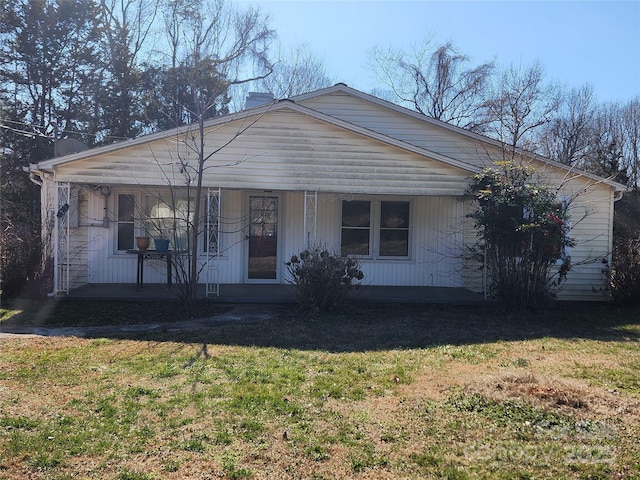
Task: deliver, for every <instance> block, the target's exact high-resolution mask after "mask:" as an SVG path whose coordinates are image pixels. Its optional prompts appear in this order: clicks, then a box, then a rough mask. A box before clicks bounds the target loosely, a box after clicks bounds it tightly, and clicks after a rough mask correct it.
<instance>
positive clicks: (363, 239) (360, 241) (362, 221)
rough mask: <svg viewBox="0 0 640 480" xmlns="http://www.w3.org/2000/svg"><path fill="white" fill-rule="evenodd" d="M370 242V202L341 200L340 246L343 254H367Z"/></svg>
mask: <svg viewBox="0 0 640 480" xmlns="http://www.w3.org/2000/svg"><path fill="white" fill-rule="evenodd" d="M370 242H371V202H370V201H368V200H367V201H363V200H355V201H346V200H345V201H343V202H342V234H341V239H340V246H341V250H342V253H343V254H344V255H369V253H370V251H371V250H370Z"/></svg>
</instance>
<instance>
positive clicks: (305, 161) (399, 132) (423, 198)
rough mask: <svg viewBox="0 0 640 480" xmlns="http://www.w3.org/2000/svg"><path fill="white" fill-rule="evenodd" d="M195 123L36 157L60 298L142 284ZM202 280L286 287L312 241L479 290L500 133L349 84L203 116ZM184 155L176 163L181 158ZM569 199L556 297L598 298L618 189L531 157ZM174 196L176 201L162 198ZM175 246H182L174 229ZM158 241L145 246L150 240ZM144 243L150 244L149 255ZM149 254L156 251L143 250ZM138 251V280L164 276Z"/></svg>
mask: <svg viewBox="0 0 640 480" xmlns="http://www.w3.org/2000/svg"><path fill="white" fill-rule="evenodd" d="M189 128H191V129H193V127H182V128H179V129H177V130H172V131H166V132H161V133H156V134H152V135H147V136H143V137H140V138H136V139H134V140H129V141H123V142H120V143H116V144H113V145H109V146H105V147H100V148H95V149H91V150H85V151H81V152H77V153H72V154H68V155H65V156H60V157H57V158H54V159H50V160H46V161H42V162H40V163H38V164H33V165H31V166H30V168H29V172H30V175H31V176H32V179H33V180H34V181H36V182H38V183H39V184H41V186H42V217H43V227H44V230H45V232H51V242H52V245H53V248H52V251H53V255H54V264H55V291H54V292H53V293H56V294H68V293H69V292H70V291H73V289H75V288H77V287H80V286H83V285H86V284H130V285H131V286H132V288H133V289H135V288H136V285H135V284H136V281H137V280H138V278H137V274H138V270H137V267H136V265H137V258H138V255H135V253H136V252H135V249H136V244H135V237H137V236H142V235H143V234H145V233H149V234H151V236H153V234H152V233H151V232H148V231H147V232H145V229H147V230H148V227H149V226H150V225H149V222H150V220H153V221H156V222H159V223H163V224H164V226H169V225H170V224H171V222H170V221H169V220H168V218H169V217H171V216H173V215H174V214H176V215H178V216H180V215H182V213H181V212H179V210H181V209H184V208H186V204H187V195H186V193H185V190H184V188H185V185H186V180H185V175H184V168H182V169H181V166H182V165H181V163H184V162H185V161H186V162H187V163H189V165H192V164H193V162H194V161H195V155H194V154H193V152H191V153H190V152H189V151H188V148H187V147H186V145H185V138H187V137H186V135H187V134H188V130H189ZM205 144H206V154H208V153H210V152H212V151H215V150H218V149H219V151H217V152H216V153H215V154H214V155H213V156H212V157H211V158H210V159H209V160H208V161H207V170H206V172H205V175H204V178H203V185H204V189H203V190H204V191H203V196H202V198H201V201H202V205H203V207H202V208H203V212H204V217H203V225H204V229H203V232H202V235H200V240H199V242H200V245H199V248H198V251H199V252H200V253H199V259H198V262H199V265H200V266H201V267H202V271H201V274H200V277H199V278H200V283H202V284H203V285H206V292H207V295H210V296H215V295H217V294H218V292H219V286H220V285H266V284H281V285H284V284H287V283H288V279H287V275H286V274H287V272H286V261H287V260H288V259H289V258H290V257H291V255H294V254H298V253H299V252H300V251H301V250H302V249H304V248H305V247H307V246H310V245H322V246H325V247H327V248H328V249H330V250H333V251H336V252H345V253H349V254H353V255H358V256H359V257H360V259H361V266H362V269H363V271H364V274H365V278H364V281H363V283H364V284H365V285H377V286H411V287H451V288H458V289H460V288H463V289H467V290H468V291H470V292H480V293H486V292H485V289H486V283H487V282H486V278H485V276H484V275H483V269H482V266H481V265H478V264H477V263H473V262H471V261H470V260H468V259H467V258H466V256H465V249H466V248H467V247H469V246H470V245H472V244H474V243H475V242H476V241H477V234H476V233H477V232H476V231H475V230H474V229H473V225H472V223H471V221H470V220H469V219H468V218H467V214H468V213H469V212H470V211H471V210H472V209H473V208H474V207H473V202H472V201H471V199H469V198H466V197H465V195H464V194H465V189H466V188H467V186H468V183H469V177H470V176H471V175H473V174H474V173H476V172H479V171H480V170H481V169H482V168H484V167H486V166H490V165H491V164H492V162H493V161H496V160H500V159H502V157H503V152H502V149H501V146H500V144H499V142H496V141H493V140H491V139H488V138H486V137H483V136H480V135H476V134H473V133H470V132H468V131H465V130H463V129H460V128H457V127H455V126H452V125H448V124H446V123H443V122H440V121H437V120H434V119H431V118H428V117H425V116H423V115H421V114H418V113H416V112H413V111H410V110H408V109H405V108H403V107H400V106H397V105H395V104H392V103H389V102H386V101H384V100H381V99H378V98H376V97H373V96H371V95H368V94H365V93H363V92H360V91H357V90H354V89H352V88H350V87H348V86H346V85H344V84H337V85H335V86H333V87H329V88H326V89H322V90H318V91H315V92H311V93H308V94H304V95H300V96H297V97H294V98H291V99H288V100H282V101H278V102H272V103H269V104H265V105H260V106H256V107H252V108H248V109H246V110H243V111H241V112H239V113H235V114H231V115H227V116H223V117H218V118H215V119H212V120H209V121H207V122H206V124H205ZM181 160H182V162H181ZM526 161H527V162H530V163H532V164H533V165H535V166H536V167H537V169H538V171H539V172H540V174H541V175H542V176H543V177H544V178H545V179H547V181H548V182H549V183H550V184H552V185H557V186H558V188H559V189H560V190H559V194H560V195H561V196H565V197H567V198H574V200H573V201H572V203H571V210H570V211H571V216H572V233H571V235H572V237H573V238H575V240H576V246H575V247H572V248H571V251H570V255H571V257H572V261H573V264H574V265H575V266H574V269H573V270H572V271H571V272H570V274H569V277H568V280H567V283H566V284H565V287H564V289H563V290H562V292H561V295H560V297H561V298H563V299H572V300H601V299H604V298H606V296H604V295H603V294H602V293H601V291H600V290H601V289H602V287H603V286H604V284H605V280H604V277H603V274H602V268H603V261H610V255H611V246H612V230H613V206H614V202H615V201H616V200H617V199H619V198H620V197H621V195H622V193H623V190H624V187H623V186H622V185H620V184H617V183H615V182H612V181H608V180H605V179H602V178H598V177H595V176H593V175H589V174H586V173H583V172H577V171H572V170H569V169H567V167H566V166H564V165H560V164H558V163H555V162H552V161H551V160H548V159H545V158H541V157H527V158H526ZM172 192H173V195H174V196H173V198H174V201H173V202H170V201H168V200H167V199H168V198H169V197H170V194H171V193H172ZM172 234H174V235H176V236H175V237H172V242H171V245H170V249H172V250H174V255H178V256H179V255H180V250H181V249H182V248H184V247H185V245H186V239H185V238H184V237H183V236H181V233H180V225H178V230H177V231H173V232H172ZM152 248H153V247H152ZM151 253H153V252H151ZM149 256H150V257H152V256H153V255H151V254H150V255H149ZM166 280H167V271H166V269H165V268H164V267H163V262H162V259H157V258H156V259H153V258H148V259H147V260H145V264H144V282H145V283H164V282H165V281H166Z"/></svg>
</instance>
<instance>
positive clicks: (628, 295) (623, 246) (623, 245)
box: [611, 236, 640, 304]
mask: <svg viewBox="0 0 640 480" xmlns="http://www.w3.org/2000/svg"><path fill="white" fill-rule="evenodd" d="M611 294H612V296H613V299H614V300H615V301H617V302H620V303H627V304H638V303H640V237H635V238H634V237H628V236H621V237H619V238H616V239H615V241H614V244H613V268H612V270H611Z"/></svg>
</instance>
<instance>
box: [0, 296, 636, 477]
mask: <svg viewBox="0 0 640 480" xmlns="http://www.w3.org/2000/svg"><path fill="white" fill-rule="evenodd" d="M92 305H93V306H92ZM146 305H147V306H146V307H145V304H131V305H129V306H128V308H127V307H126V306H125V307H122V306H118V307H116V306H113V308H112V310H111V314H109V306H108V304H104V303H96V304H92V303H90V302H86V303H83V304H82V308H78V307H77V306H75V307H74V306H73V305H72V302H63V303H60V304H48V306H47V307H44V306H42V305H39V306H37V308H36V310H38V311H39V312H40V314H38V315H36V317H37V318H38V320H37V322H36V323H38V322H39V324H41V325H61V324H62V323H64V324H66V325H69V324H84V325H87V324H95V323H102V324H107V323H109V317H110V316H111V318H116V317H117V318H118V321H117V322H115V321H114V322H115V323H120V324H123V323H124V324H126V323H128V322H132V323H139V322H140V321H141V320H140V318H148V319H151V320H153V319H154V318H155V320H153V321H158V317H157V316H158V315H160V314H159V313H158V312H157V310H154V308H157V307H155V306H153V304H146ZM145 308H146V309H148V311H147V312H146V313H145ZM202 308H205V307H202ZM47 309H48V310H47ZM61 309H62V310H61ZM167 310H168V306H167V305H165V306H164V310H163V311H164V312H165V313H164V314H163V315H162V319H164V321H165V322H167V323H166V324H167V328H164V329H162V328H161V329H156V330H153V331H152V332H144V331H141V330H138V329H136V330H132V333H130V334H129V335H123V334H122V333H118V334H109V335H105V336H101V337H95V338H74V337H32V336H6V337H2V336H0V479H11V480H13V479H24V478H34V479H38V478H42V479H67V478H89V479H91V478H95V479H105V478H106V479H120V480H124V479H185V478H193V479H196V478H197V479H203V478H235V479H238V478H253V479H260V478H265V479H266V478H270V479H273V478H278V479H287V478H291V479H294V478H300V479H323V478H324V479H335V478H376V479H377V478H380V479H382V478H385V479H386V478H394V479H395V478H413V479H423V478H451V479H464V478H487V479H494V478H504V479H513V478H536V479H538V478H546V479H558V478H585V479H587V478H590V479H595V478H603V479H605V478H606V479H609V478H640V447H639V446H638V442H637V438H640V410H639V408H640V374H638V372H639V371H640V311H638V310H637V309H636V310H633V309H618V308H615V307H612V306H604V305H596V306H586V307H585V306H582V307H571V306H564V307H562V308H558V309H555V310H551V311H548V312H544V313H541V314H537V315H518V316H506V315H503V314H500V313H499V312H496V311H495V310H492V309H491V308H489V307H486V308H485V307H477V306H476V307H449V306H398V305H389V306H378V307H360V308H354V309H351V310H349V311H346V312H343V313H341V314H336V315H324V316H305V315H301V314H296V313H295V312H294V311H284V312H281V313H280V314H279V315H278V316H277V317H275V318H272V319H270V320H267V321H259V322H256V323H219V324H215V323H214V324H211V326H209V327H208V328H206V329H203V330H198V331H179V332H176V331H174V329H172V328H170V325H171V323H170V320H171V317H170V315H168V314H166V311H167ZM116 311H117V312H118V313H116ZM126 311H130V312H134V313H132V315H135V318H136V319H138V320H137V322H134V320H133V319H127V318H126V317H127V315H126V313H123V312H126ZM43 312H48V313H43ZM99 312H107V313H99ZM210 313H211V311H210V310H208V309H205V310H203V311H201V312H200V314H202V315H205V314H206V315H208V314H210ZM10 314H11V312H9V311H3V312H0V315H2V316H1V317H0V318H3V319H4V320H3V321H2V322H0V332H1V331H2V325H3V324H4V325H7V324H8V323H11V322H13V323H14V324H15V323H17V322H18V323H19V321H20V320H19V319H20V318H23V319H24V320H25V321H33V318H35V317H34V316H33V315H32V316H30V315H28V314H27V313H24V312H23V313H21V314H17V315H14V316H13V317H11V318H9V317H10ZM145 315H146V317H145ZM193 315H194V313H193V312H186V313H185V312H183V310H182V309H179V308H176V309H175V310H174V316H173V319H175V320H183V319H184V318H185V317H189V316H193ZM49 318H54V319H58V320H54V321H51V320H49ZM61 318H66V321H65V322H62V323H60V322H59V319H61ZM88 318H91V319H92V320H91V321H89V320H87V319H88ZM27 319H31V320H27ZM7 322H8V323H7Z"/></svg>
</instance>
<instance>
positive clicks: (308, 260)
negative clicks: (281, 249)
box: [287, 247, 364, 312]
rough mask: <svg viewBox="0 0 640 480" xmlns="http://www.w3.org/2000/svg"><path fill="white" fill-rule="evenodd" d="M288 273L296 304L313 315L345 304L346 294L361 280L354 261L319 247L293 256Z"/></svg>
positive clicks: (360, 274) (357, 264)
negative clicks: (293, 288) (294, 290)
mask: <svg viewBox="0 0 640 480" xmlns="http://www.w3.org/2000/svg"><path fill="white" fill-rule="evenodd" d="M287 271H288V272H289V275H290V277H291V278H290V282H291V283H293V284H294V285H295V286H296V289H297V292H296V301H297V302H298V305H300V307H301V308H303V309H304V310H309V311H312V312H325V311H332V310H335V309H336V308H338V307H340V306H342V305H344V303H345V302H346V299H347V297H348V295H349V292H350V291H351V290H352V288H354V287H357V286H358V285H359V283H358V281H360V280H362V279H363V278H364V274H363V273H362V270H360V263H359V261H358V259H357V258H350V257H346V256H342V255H338V254H334V253H330V252H329V251H328V250H326V249H324V248H320V247H313V248H309V249H307V250H304V251H302V252H300V254H299V255H294V256H292V257H291V260H289V261H288V262H287Z"/></svg>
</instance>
